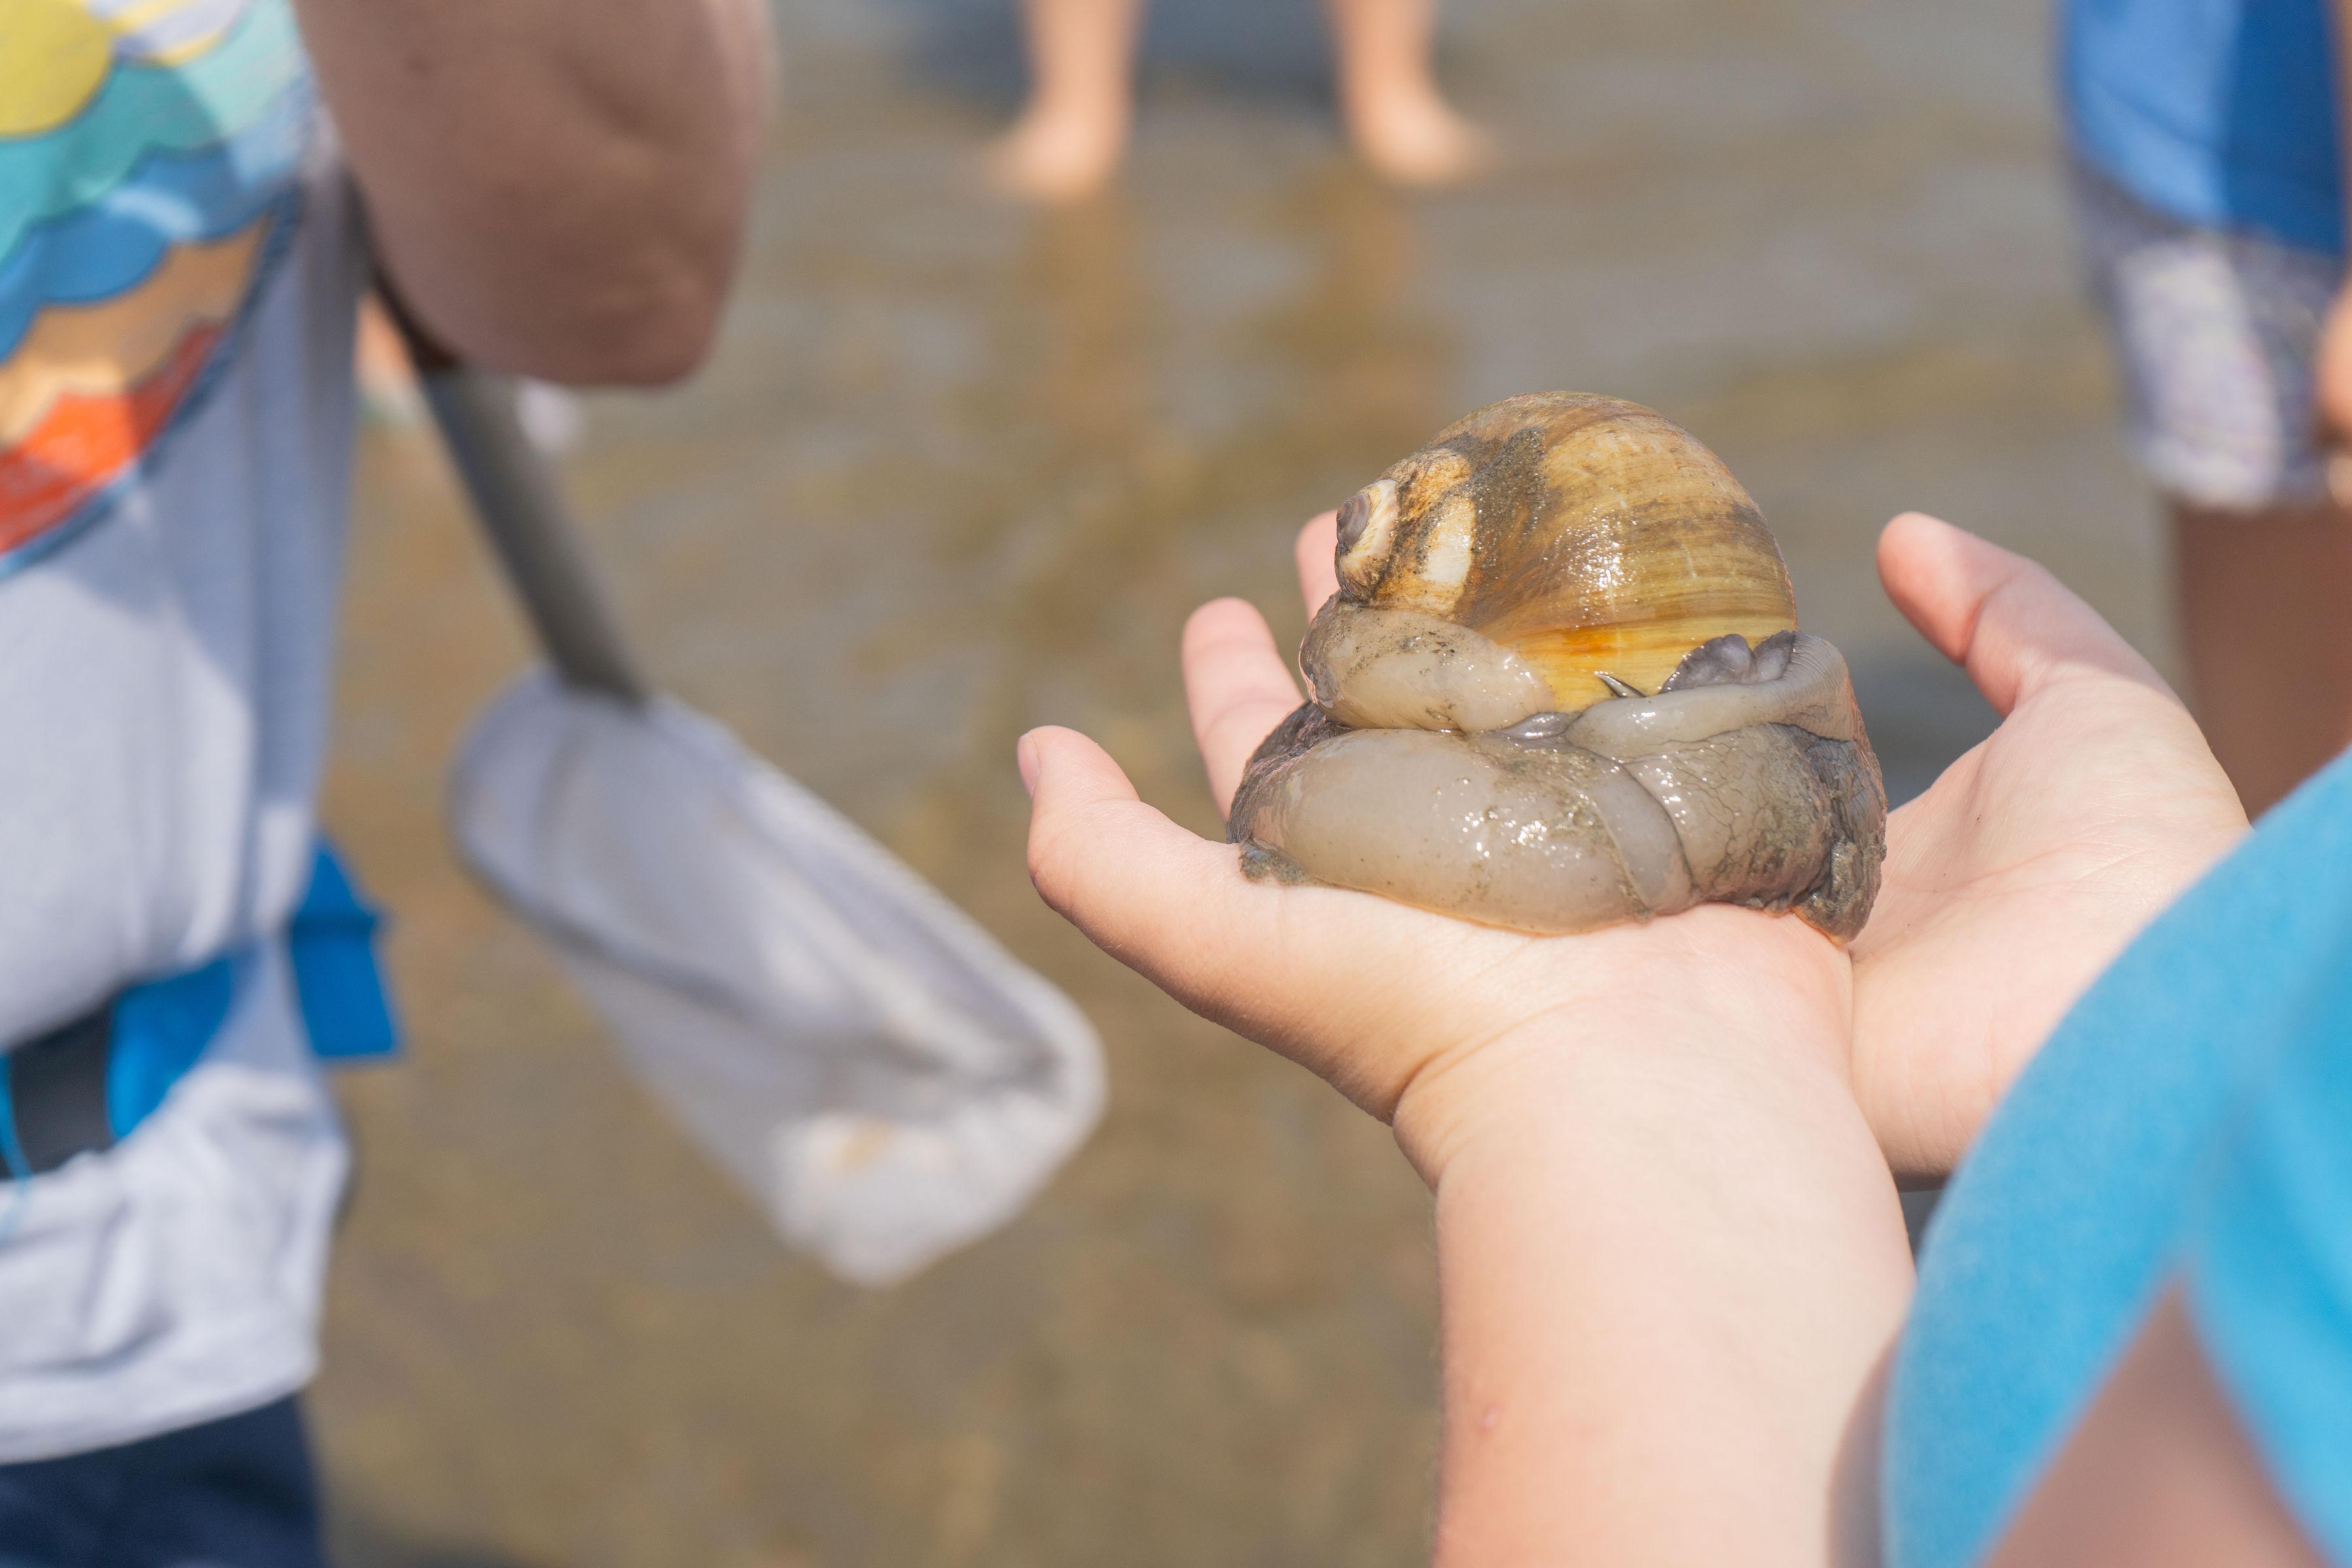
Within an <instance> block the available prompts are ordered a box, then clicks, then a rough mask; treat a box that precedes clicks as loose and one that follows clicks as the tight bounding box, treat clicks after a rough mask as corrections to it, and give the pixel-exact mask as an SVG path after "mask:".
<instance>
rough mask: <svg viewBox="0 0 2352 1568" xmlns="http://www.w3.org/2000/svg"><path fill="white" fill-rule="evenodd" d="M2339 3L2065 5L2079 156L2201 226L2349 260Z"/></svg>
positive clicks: (2137, 0) (2169, 0)
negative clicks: (2339, 112)
mask: <svg viewBox="0 0 2352 1568" xmlns="http://www.w3.org/2000/svg"><path fill="white" fill-rule="evenodd" d="M2328 5H2329V0H2063V13H2062V20H2061V24H2060V25H2061V28H2062V32H2063V38H2062V41H2061V51H2060V66H2059V74H2060V82H2061V87H2062V91H2063V98H2064V101H2065V112H2066V122H2067V134H2068V139H2069V141H2070V142H2072V144H2073V147H2074V153H2075V155H2076V156H2077V157H2079V158H2080V159H2082V160H2083V161H2084V163H2088V164H2089V165H2090V166H2091V167H2092V168H2094V169H2095V170H2097V171H2098V172H2099V173H2100V174H2105V176H2107V178H2109V179H2111V180H2113V181H2114V182H2115V183H2116V184H2119V185H2121V186H2122V187H2123V188H2124V189H2125V190H2126V191H2129V192H2130V193H2131V194H2132V195H2135V196H2137V197H2138V198H2139V199H2140V200H2141V201H2143V202H2145V203H2147V205H2149V206H2151V207H2154V208H2155V209H2157V210H2158V212H2161V213H2165V214H2167V215H2168V216H2172V217H2175V218H2178V219H2179V220H2180V221H2181V222H2183V223H2189V224H2195V225H2198V226H2201V227H2208V228H2226V229H2241V230H2249V231H2252V232H2255V233H2259V234H2263V235H2265V236H2267V237H2271V238H2273V239H2279V240H2284V241H2285V242H2286V243H2288V244H2290V245H2296V246H2302V247H2306V248H2308V249H2313V250H2321V251H2326V252H2329V253H2331V254H2334V255H2338V256H2340V255H2342V254H2343V253H2344V248H2345V244H2344V196H2343V181H2342V175H2341V174H2340V172H2339V155H2340V147H2341V142H2342V139H2343V131H2342V122H2341V121H2339V120H2338V118H2337V116H2336V85H2335V71H2334V67H2333V60H2334V57H2335V47H2334V39H2333V35H2332V30H2331V27H2330V25H2329V21H2328Z"/></svg>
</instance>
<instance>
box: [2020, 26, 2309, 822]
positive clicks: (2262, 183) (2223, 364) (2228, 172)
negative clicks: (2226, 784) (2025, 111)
mask: <svg viewBox="0 0 2352 1568" xmlns="http://www.w3.org/2000/svg"><path fill="white" fill-rule="evenodd" d="M2331 7H2333V8H2334V9H2335V10H2337V11H2342V10H2346V9H2348V8H2352V7H2347V3H2346V0H2067V4H2066V5H2065V6H2064V10H2063V23H2062V26H2063V61H2062V66H2061V77H2062V82H2063V98H2064V101H2065V116H2066V125H2067V140H2068V144H2069V146H2070V149H2071V152H2072V155H2073V159H2074V204H2075V210H2076V216H2077V218H2078V220H2079V226H2080V228H2081V231H2082V236H2083V243H2084V250H2085V253H2086V257H2087V259H2088V262H2089V266H2090V269H2091V273H2092V278H2093V284H2094V289H2095V293H2096V296H2097V298H2098V300H2099V302H2100V304H2101V306H2102V308H2103V310H2104V311H2105V316H2106V318H2107V322H2108V326H2109V329H2110V331H2111V332H2112V334H2113V336H2114V339H2115V342H2116V349H2117V352H2118V355H2119V358H2120V360H2121V362H2122V366H2123V371H2124V379H2125V382H2126V389H2127V392H2128V396H2129V402H2130V410H2131V414H2130V417H2131V427H2132V436H2133V440H2134V445H2135V446H2136V447H2137V451H2138V455H2139V458H2140V461H2141V463H2142V465H2143V466H2144V467H2145V468H2146V469H2147V473H2148V475H2149V476H2150V478H2152V479H2154V480H2155V482H2156V484H2157V487H2158V489H2159V490H2160V491H2161V492H2162V493H2163V496H2164V503H2165V508H2166V511H2167V514H2168V520H2169V522H2170V526H2171V534H2172V546H2173V556H2174V574H2175V581H2176V588H2177V594H2178V603H2179V622H2180V630H2181V644H2182V650H2183V653H2184V654H2185V656H2186V663H2187V674H2188V683H2189V700H2190V701H2191V703H2192V704H2193V705H2194V706H2195V708H2196V710H2197V713H2198V717H2199V719H2200V721H2201V722H2202V723H2203V724H2204V726H2205V730H2206V733H2207V734H2208V735H2209V736H2210V737H2211V740H2212V742H2213V749H2214V751H2215V752H2216V753H2217V754H2218V755H2219V756H2220V757H2221V763H2222V765H2223V766H2224V767H2226V768H2227V769H2228V770H2229V772H2230V776H2231V779H2232V780H2233V781H2235V783H2236V784H2237V786H2238V790H2239V792H2240V794H2241V795H2242V796H2243V797H2244V799H2245V803H2246V806H2247V809H2249V810H2250V811H2252V812H2255V813H2257V814H2259V813H2261V812H2262V811H2263V810H2265V809H2266V808H2267V807H2269V806H2270V805H2271V804H2272V803H2273V802H2274V801H2276V800H2278V799H2279V798H2280V797H2281V796H2283V795H2285V794H2286V793H2287V791H2288V790H2290V789H2292V788H2293V787H2294V784H2296V783H2297V782H2298V781H2299V780H2301V779H2302V778H2303V777H2304V776H2305V774H2307V773H2310V772H2312V770H2314V769H2315V768H2316V767H2318V766H2319V765H2320V763H2323V762H2324V761H2326V759H2327V758H2328V757H2329V756H2330V755H2332V754H2334V753H2335V752H2336V751H2337V750H2338V749H2339V748H2341V747H2342V746H2343V745H2344V744H2345V743H2346V742H2347V741H2352V638H2347V637H2345V636H2344V635H2343V632H2342V628H2343V627H2344V626H2346V624H2347V612H2352V467H2347V466H2346V465H2343V464H2340V463H2339V464H2338V465H2337V466H2336V472H2337V474H2338V481H2339V482H2338V483H2337V485H2336V488H2335V489H2332V490H2331V489H2330V484H2329V472H2330V465H2329V462H2328V455H2329V452H2330V450H2331V448H2333V447H2337V446H2340V445H2341V444H2342V443H2343V442H2344V440H2345V439H2346V437H2347V435H2352V295H2347V293H2346V292H2345V291H2344V281H2345V276H2344V275H2345V231H2344V171H2345V162H2344V157H2343V148H2344V144H2345V141H2346V138H2347V136H2352V123H2347V118H2346V115H2347V100H2345V98H2344V96H2343V95H2342V94H2341V93H2339V91H2338V90H2337V81H2338V78H2339V76H2340V74H2341V70H2342V67H2343V62H2344V58H2345V54H2344V51H2345V50H2346V49H2347V48H2352V26H2347V25H2346V20H2345V17H2344V16H2341V15H2336V16H2331Z"/></svg>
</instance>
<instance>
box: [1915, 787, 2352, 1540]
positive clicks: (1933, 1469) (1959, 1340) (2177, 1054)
mask: <svg viewBox="0 0 2352 1568" xmlns="http://www.w3.org/2000/svg"><path fill="white" fill-rule="evenodd" d="M2176 1283H2178V1284H2179V1285H2181V1286H2182V1287H2183V1288H2184V1293H2185V1300H2186V1303H2187V1307H2188V1311H2189V1321H2190V1322H2191V1323H2192V1325H2193V1326H2194V1328H2195V1330H2196V1331H2197V1333H2198V1336H2199V1340H2200V1343H2201V1345H2202V1348H2203V1350H2204V1353H2205V1355H2206V1358H2207V1359H2208V1361H2209V1362H2210V1363H2211V1364H2212V1367H2213V1370H2214V1372H2215V1374H2216V1376H2217V1377H2218V1378H2219V1380H2220V1382H2221V1386H2222V1387H2223V1389H2224V1390H2225V1391H2226V1392H2227V1393H2228V1394H2229V1395H2230V1397H2231V1403H2232V1404H2233V1405H2234V1406H2235V1408H2236V1410H2237V1413H2238V1415H2239V1416H2240V1418H2241V1420H2242V1423H2243V1425H2244V1426H2245V1428H2246V1430H2247V1432H2248V1433H2249V1435H2250V1436H2251V1437H2252V1441H2253V1444H2254V1446H2255V1447H2256V1449H2257V1451H2258V1453H2259V1455H2260V1457H2261V1458H2262V1460H2263V1465H2264V1468H2266V1469H2267V1470H2268V1471H2269V1473H2270V1476H2271V1478H2272V1480H2273V1483H2274V1484H2275V1485H2276V1486H2277V1488H2278V1489H2279V1492H2280V1494H2281V1495H2282V1497H2284V1500H2285V1501H2286V1503H2287V1506H2288V1507H2289V1509H2290V1510H2292V1511H2293V1513H2294V1516H2295V1518H2296V1519H2297V1520H2298V1521H2299V1522H2300V1523H2301V1524H2302V1526H2303V1528H2304V1531H2305V1534H2306V1535H2308V1536H2309V1537H2310V1539H2311V1540H2312V1541H2313V1542H2315V1544H2316V1545H2317V1546H2318V1547H2319V1548H2320V1550H2321V1552H2322V1553H2323V1554H2324V1555H2325V1556H2326V1558H2327V1559H2328V1560H2329V1561H2330V1562H2333V1563H2337V1564H2339V1565H2343V1568H2352V754H2347V757H2345V758H2341V759H2339V760H2338V761H2337V762H2336V763H2335V764H2334V765H2333V766H2332V767H2330V768H2329V769H2328V770H2327V771H2326V772H2325V773H2322V774H2320V775H2319V777H2318V778H2316V779H2315V780H2314V781H2312V782H2311V783H2310V784H2306V785H2305V787H2304V788H2303V789H2302V790H2301V791H2299V792H2298V793H2297V794H2296V795H2294V796H2293V797H2292V798H2291V799H2289V800H2288V801H2287V802H2286V803H2285V804H2284V805H2281V806H2280V807H2278V809H2276V810H2275V811H2273V812H2272V813H2271V814H2270V815H2269V816H2266V817H2265V818H2264V819H2263V823H2262V825H2261V826H2260V828H2259V829H2258V830H2257V831H2256V832H2255V833H2254V834H2253V835H2252V837H2249V838H2248V839H2247V840H2246V841H2245V842H2244V843H2243V844H2242V845H2241V846H2240V847H2239V848H2238V850H2237V851H2236V852H2235V853H2234V854H2232V855H2231V857H2230V858H2228V859H2227V860H2225V861H2223V862H2222V863H2221V865H2220V866H2219V867H2217V868H2215V869H2214V870H2213V871H2212V872H2211V873H2210V875H2208V876H2207V877H2206V878H2205V879H2204V880H2202V881H2201V882H2200V883H2199V884H2198V885H2197V886H2196V887H2195V888H2193V889H2190V890H2189V893H2188V894H2187V895H2186V896H2184V897H2183V898H2182V899H2181V900H2180V901H2179V903H2178V904H2176V905H2175V906H2174V907H2173V908H2172V909H2170V910H2168V911H2166V913H2165V914H2163V915H2162V916H2161V917H2159V918H2158V920H2157V921H2155V922H2154V923H2153V924H2152V925H2150V926H2149V928H2148V930H2147V931H2146V932H2144V933H2143V934H2142V935H2141V937H2140V938H2139V940H2138V941H2137V942H2135V943H2134V944H2133V945H2132V946H2131V948H2130V949H2129V950H2127V951H2126V952H2125V953H2124V955H2123V956H2122V957H2121V958H2120V959H2118V960H2117V961H2116V963H2115V965H2114V966H2113V967H2112V968H2111V969H2109V970H2108V972H2107V973H2105V975H2104V976H2102V977H2101V978H2100V980H2099V981H2098V982H2097V984H2095V985H2094V986H2093V987H2092V988H2091V990H2090V991H2089V992H2088V993H2087V994H2085V995H2084V998H2083V1000H2082V1001H2081V1002H2080V1003H2079V1004H2078V1005H2076V1006H2075V1007H2074V1011H2073V1012H2072V1013H2071V1014H2070V1015H2069V1016H2067V1018H2066V1020H2065V1021H2064V1022H2063V1024H2062V1025H2060V1026H2059V1028H2058V1030H2057V1032H2056V1033H2055V1034H2053V1036H2052V1037H2051V1039H2050V1041H2049V1043H2048V1044H2047V1045H2046V1046H2044V1047H2042V1051H2041V1053H2040V1054H2039V1055H2038V1056H2037V1057H2036V1058H2034V1060H2033V1062H2032V1065H2031V1066H2029V1067H2028V1068H2027V1069H2026V1070H2025V1072H2024V1073H2023V1075H2021V1078H2020V1079H2019V1080H2018V1082H2017V1085H2016V1086H2015V1088H2014V1089H2012V1090H2011V1093H2010V1095H2009V1097H2008V1098H2007V1099H2006V1100H2004V1101H2003V1103H2002V1105H2001V1107H2000V1110H1999V1111H1998V1112H1997V1113H1996V1114H1995V1115H1994V1117H1993V1119H1992V1121H1991V1122H1990V1124H1989V1125H1988V1126H1987V1128H1986V1130H1985V1131H1984V1134H1983V1136H1982V1137H1981V1139H1979V1142H1978V1144H1977V1147H1976V1148H1975V1149H1974V1150H1973V1151H1972V1152H1970V1154H1969V1158H1968V1161H1967V1163H1966V1164H1965V1165H1964V1167H1963V1168H1962V1169H1961V1171H1960V1173H1959V1174H1958V1178H1957V1179H1956V1180H1955V1182H1954V1183H1953V1184H1952V1186H1951V1188H1950V1190H1949V1192H1948V1194H1947V1196H1946V1199H1945V1203H1944V1205H1943V1207H1942V1209H1941V1211H1940V1212H1939V1213H1938V1214H1937V1217H1936V1220H1935V1222H1934V1224H1933V1226H1932V1227H1931V1229H1930V1232H1929V1236H1928V1239H1927V1247H1926V1250H1925V1254H1924V1256H1923V1258H1922V1260H1921V1270H1920V1278H1919V1289H1918V1295H1917V1298H1916V1302H1915V1304H1914V1307H1913V1310H1912V1314H1911V1319H1910V1321H1909V1323H1908V1324H1907V1325H1906V1328H1905V1331H1904V1337H1903V1342H1902V1345H1901V1347H1900V1349H1899V1351H1898V1352H1897V1355H1896V1361H1895V1375H1894V1381H1893V1384H1892V1387H1891V1391H1890V1394H1889V1406H1888V1413H1887V1426H1886V1434H1887V1436H1886V1448H1885V1471H1884V1479H1885V1501H1886V1509H1885V1518H1886V1521H1887V1526H1886V1528H1887V1552H1886V1560H1887V1563H1888V1564H1889V1568H1966V1565H1967V1564H1969V1563H1978V1562H1981V1561H1982V1560H1983V1559H1984V1558H1985V1557H1986V1556H1987V1555H1988V1554H1989V1553H1990V1550H1991V1548H1992V1547H1993V1546H1994V1545H1995V1544H1996V1543H1997V1542H1998V1541H1999V1540H2000V1535H2001V1533H2002V1531H2004V1529H2005V1528H2006V1526H2007V1525H2008V1523H2009V1521H2010V1520H2011V1517H2012V1516H2013V1515H2014V1513H2015V1511H2016V1510H2017V1508H2018V1506H2019V1504H2020V1503H2021V1501H2023V1500H2024V1499H2025V1497H2026V1496H2027V1495H2028V1494H2029V1493H2030V1492H2031V1491H2032V1488H2033V1485H2034V1483H2035V1482H2036V1481H2037V1480H2038V1479H2040V1477H2041V1474H2042V1471H2043V1470H2044V1469H2045V1468H2047V1467H2048V1465H2049V1462H2050V1460H2051V1458H2053V1456H2054V1455H2055V1454H2056V1452H2057V1451H2058V1449H2059V1448H2060V1447H2063V1444H2064V1442H2065V1440H2066V1438H2067V1436H2068V1435H2069V1434H2070V1433H2071V1431H2072V1430H2073V1428H2074V1425H2075V1423H2076V1422H2077V1421H2078V1420H2079V1418H2080V1417H2081V1416H2082V1415H2083V1413H2084V1410H2085V1409H2086V1408H2087V1407H2088V1405H2089V1404H2090V1402H2091V1400H2092V1399H2093V1398H2094V1396H2095V1394H2096V1393H2097V1391H2098V1389H2099V1387H2100V1385H2101V1384H2103V1383H2104V1382H2105V1378H2106V1376H2107V1373H2108V1372H2109V1371H2110V1369H2112V1367H2113V1366H2114V1364H2115V1363H2116V1359H2117V1358H2118V1357H2119V1356H2120V1355H2121V1354H2122V1352H2123V1351H2124V1349H2125V1347H2126V1345H2127V1344H2128V1343H2129V1342H2131V1340H2132V1339H2133V1337H2134V1336H2135V1335H2136V1334H2137V1331H2139V1328H2140V1326H2141V1324H2142V1323H2143V1321H2145V1320H2146V1318H2147V1314H2148V1312H2149V1310H2150V1309H2151V1308H2152V1307H2153V1305H2154V1304H2155V1301H2156V1299H2157V1298H2158V1295H2159V1294H2161V1293H2162V1291H2163V1290H2164V1289H2166V1288H2167V1287H2168V1286H2170V1285H2173V1284H2176Z"/></svg>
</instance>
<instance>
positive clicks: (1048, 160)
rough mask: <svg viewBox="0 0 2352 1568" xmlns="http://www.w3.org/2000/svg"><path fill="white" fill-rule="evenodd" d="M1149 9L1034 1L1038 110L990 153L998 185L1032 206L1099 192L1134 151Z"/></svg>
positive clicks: (1120, 3)
mask: <svg viewBox="0 0 2352 1568" xmlns="http://www.w3.org/2000/svg"><path fill="white" fill-rule="evenodd" d="M1142 16H1143V5H1142V0H1024V6H1023V9H1022V20H1023V25H1024V30H1025V31H1026V33H1027V35H1028V41H1029V73H1030V84H1029V101H1028V103H1027V104H1026V105H1025V106H1024V108H1023V109H1022V110H1021V118H1020V119H1019V120H1018V121H1015V122H1014V124H1013V129H1012V130H1010V131H1008V132H1005V133H1004V135H1003V137H1002V138H1001V139H1000V140H999V141H998V142H997V143H996V144H995V145H994V146H993V147H992V148H991V149H989V154H988V175H989V181H990V183H991V184H993V185H995V186H996V187H997V188H998V189H999V190H1002V191H1003V192H1005V193H1006V194H1008V195H1016V196H1021V197H1024V198H1026V199H1028V200H1031V201H1041V202H1066V201H1075V200H1076V199H1077V198H1079V197H1081V196H1085V195H1091V194H1092V193H1093V192H1095V191H1097V190H1099V189H1100V188H1101V187H1102V185H1103V184H1104V182H1105V181H1107V180H1108V179H1109V178H1110V176H1111V172H1112V171H1113V170H1115V169H1117V168H1118V160H1119V155H1120V154H1121V153H1124V152H1125V151H1126V150H1127V130H1128V123H1129V120H1130V119H1132V117H1133V115H1134V109H1135V93H1134V87H1133V84H1132V82H1131V80H1130V77H1131V75H1132V70H1133V67H1134V63H1135V33H1136V26H1137V25H1138V23H1139V22H1140V21H1141V20H1142Z"/></svg>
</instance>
